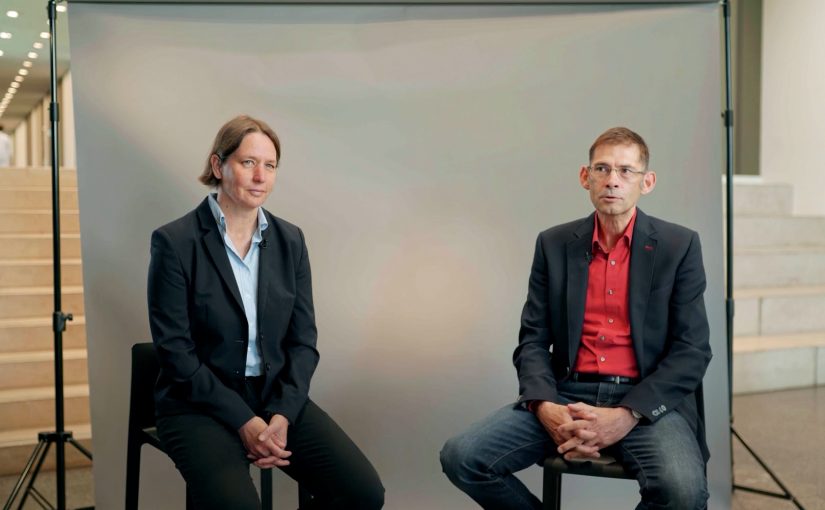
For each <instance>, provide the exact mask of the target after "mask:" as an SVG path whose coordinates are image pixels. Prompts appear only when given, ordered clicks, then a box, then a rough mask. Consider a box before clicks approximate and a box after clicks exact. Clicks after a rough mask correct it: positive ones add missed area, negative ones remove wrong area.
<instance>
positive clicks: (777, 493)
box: [730, 427, 805, 510]
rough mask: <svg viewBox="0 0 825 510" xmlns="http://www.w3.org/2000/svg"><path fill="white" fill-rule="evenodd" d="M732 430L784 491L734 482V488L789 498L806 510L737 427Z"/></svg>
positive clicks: (788, 499) (798, 506)
mask: <svg viewBox="0 0 825 510" xmlns="http://www.w3.org/2000/svg"><path fill="white" fill-rule="evenodd" d="M730 432H731V434H733V437H735V438H736V439H738V440H739V443H740V444H741V445H742V446H744V447H745V450H747V452H748V453H749V454H750V455H751V457H753V459H754V460H755V461H756V462H758V463H759V465H760V466H762V469H764V470H765V472H766V473H767V474H768V476H770V477H771V479H772V480H773V481H774V483H775V484H776V485H778V486H779V488H780V489H782V492H773V491H766V490H764V489H757V488H755V487H746V486H744V485H739V484H733V490H740V491H746V492H752V493H754V494H760V495H762V496H770V497H772V498H779V499H784V500H787V501H790V502H791V503H793V504H794V505H795V506H796V508H798V509H799V510H805V508H804V507H803V506H802V504H801V503H800V502H799V500H797V499H796V497H795V496H794V495H793V494H791V491H789V490H788V488H787V487H785V484H783V483H782V481H781V480H779V477H778V476H776V473H774V472H773V471H771V468H769V467H768V465H767V464H765V461H763V460H762V459H761V458H760V457H759V455H757V454H756V452H755V451H753V449H751V447H750V446H748V443H746V442H745V440H744V439H742V436H740V435H739V433H738V432H736V429H734V428H733V427H731V428H730Z"/></svg>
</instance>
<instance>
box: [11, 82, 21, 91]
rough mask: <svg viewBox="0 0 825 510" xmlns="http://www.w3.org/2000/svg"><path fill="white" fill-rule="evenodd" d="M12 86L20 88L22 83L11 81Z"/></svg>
mask: <svg viewBox="0 0 825 510" xmlns="http://www.w3.org/2000/svg"><path fill="white" fill-rule="evenodd" d="M11 88H13V89H19V88H20V83H18V82H16V81H13V82H11Z"/></svg>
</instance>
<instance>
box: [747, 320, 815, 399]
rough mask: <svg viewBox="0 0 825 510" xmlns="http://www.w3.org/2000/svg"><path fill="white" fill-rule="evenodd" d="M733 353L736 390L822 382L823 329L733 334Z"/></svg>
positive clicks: (808, 384)
mask: <svg viewBox="0 0 825 510" xmlns="http://www.w3.org/2000/svg"><path fill="white" fill-rule="evenodd" d="M733 353H734V354H733V391H734V393H735V394H742V393H755V392H763V391H775V390H784V389H790V388H804V387H809V386H815V385H821V384H825V330H822V331H817V332H812V333H805V334H792V335H771V336H747V337H736V338H734V342H733Z"/></svg>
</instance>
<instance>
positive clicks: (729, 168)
mask: <svg viewBox="0 0 825 510" xmlns="http://www.w3.org/2000/svg"><path fill="white" fill-rule="evenodd" d="M720 3H721V5H722V13H723V15H724V24H725V111H724V113H723V114H722V117H723V118H724V121H725V135H726V136H725V139H726V144H725V145H726V149H727V158H726V160H725V179H726V182H725V205H726V209H727V210H726V214H725V226H726V227H727V232H726V236H725V245H726V248H727V253H726V260H725V263H726V266H727V267H726V270H727V274H726V278H725V281H726V286H725V311H726V319H727V343H728V411H729V416H730V433H731V435H732V436H733V437H735V438H736V439H737V440H739V443H740V444H742V446H744V447H745V450H747V451H748V453H749V454H750V455H751V457H753V459H754V460H756V462H757V463H759V465H760V466H761V467H762V469H764V470H765V472H766V473H767V474H768V476H770V477H771V479H772V480H773V481H774V482H775V483H776V485H778V486H779V488H780V489H782V492H772V491H766V490H763V489H757V488H755V487H746V486H744V485H738V484H737V483H735V481H734V477H733V441H731V445H730V448H731V451H730V473H731V482H732V485H731V491H734V490H737V489H738V490H742V491H747V492H753V493H756V494H761V495H762V496H771V497H774V498H779V499H786V500H788V501H790V502H791V503H793V504H794V505H796V507H797V508H798V509H799V510H805V509H804V508H803V507H802V504H800V503H799V500H797V499H796V497H795V496H794V495H793V494H791V491H789V490H788V488H787V487H785V484H783V483H782V481H781V480H780V479H779V477H778V476H776V474H775V473H774V472H773V471H772V470H771V468H770V467H769V466H768V464H767V463H766V462H765V461H764V460H762V459H761V458H760V457H759V455H758V454H757V453H756V452H755V451H753V449H752V448H751V447H750V446H748V443H746V442H745V440H744V439H742V436H740V435H739V433H738V432H736V429H735V428H734V427H733V315H734V299H733V106H732V90H731V89H732V80H731V49H730V46H731V43H730V14H731V12H730V11H731V9H730V0H721V1H720Z"/></svg>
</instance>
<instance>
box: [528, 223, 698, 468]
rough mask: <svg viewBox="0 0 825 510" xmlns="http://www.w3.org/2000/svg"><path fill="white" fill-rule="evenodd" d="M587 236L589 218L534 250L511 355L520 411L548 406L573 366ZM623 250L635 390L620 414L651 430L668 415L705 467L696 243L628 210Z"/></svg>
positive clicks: (550, 234)
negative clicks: (679, 423) (688, 432)
mask: <svg viewBox="0 0 825 510" xmlns="http://www.w3.org/2000/svg"><path fill="white" fill-rule="evenodd" d="M594 214H595V213H594ZM594 226H595V220H594V218H593V214H591V215H590V216H588V217H587V218H584V219H580V220H577V221H573V222H570V223H566V224H564V225H559V226H557V227H553V228H551V229H548V230H545V231H544V232H542V233H541V234H539V237H538V240H537V241H536V253H535V257H534V259H533V267H532V270H531V273H530V283H529V287H528V292H527V302H526V303H525V304H524V309H523V311H522V315H521V329H520V331H519V345H518V347H517V348H516V350H515V353H514V354H513V362H514V364H515V366H516V370H517V371H518V378H519V394H520V396H519V400H521V401H529V400H549V401H554V402H557V401H558V398H557V397H558V395H557V392H556V383H557V381H561V380H564V379H565V378H567V377H568V376H569V374H570V371H571V367H574V366H575V362H576V355H577V353H578V350H579V344H580V343H581V335H582V323H583V320H584V306H585V298H586V295H587V277H588V264H589V262H590V252H591V249H592V246H591V243H592V239H593V229H594ZM630 249H631V252H630V253H631V255H630V275H629V292H628V300H629V301H630V302H629V315H630V333H631V337H632V339H633V348H634V351H635V354H636V363H637V365H638V368H639V372H640V376H641V379H642V380H641V382H639V383H638V384H637V385H636V386H634V388H633V389H632V390H631V391H630V392H629V393H628V394H627V396H626V397H625V398H624V399H623V400H622V402H621V405H623V406H626V407H629V408H631V409H634V410H636V411H638V412H639V413H641V414H642V415H643V416H644V417H645V418H646V419H647V420H650V421H651V422H655V421H656V420H658V419H659V418H661V417H662V416H664V415H665V414H667V413H669V412H672V411H678V412H679V413H680V414H681V415H682V416H684V417H685V419H686V420H687V421H688V423H689V424H690V426H691V428H692V429H693V431H694V432H695V433H696V436H697V439H698V440H699V445H700V447H701V448H702V451H703V454H704V455H705V459H706V460H707V458H708V452H707V445H706V444H705V437H704V420H703V419H702V416H703V415H702V414H701V413H703V412H704V410H703V405H702V393H701V383H702V378H703V377H704V375H705V370H706V368H707V365H708V363H709V362H710V358H711V350H710V343H709V336H710V332H709V328H708V321H707V316H706V314H705V303H704V298H703V294H704V291H705V270H704V266H703V264H702V249H701V246H700V244H699V235H698V234H697V233H696V232H694V231H692V230H688V229H687V228H684V227H681V226H679V225H675V224H673V223H668V222H666V221H662V220H660V219H657V218H653V217H650V216H647V215H646V214H644V213H643V212H642V211H641V210H640V209H637V216H636V224H635V226H634V229H633V241H632V244H631V248H630ZM551 349H552V351H551Z"/></svg>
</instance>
